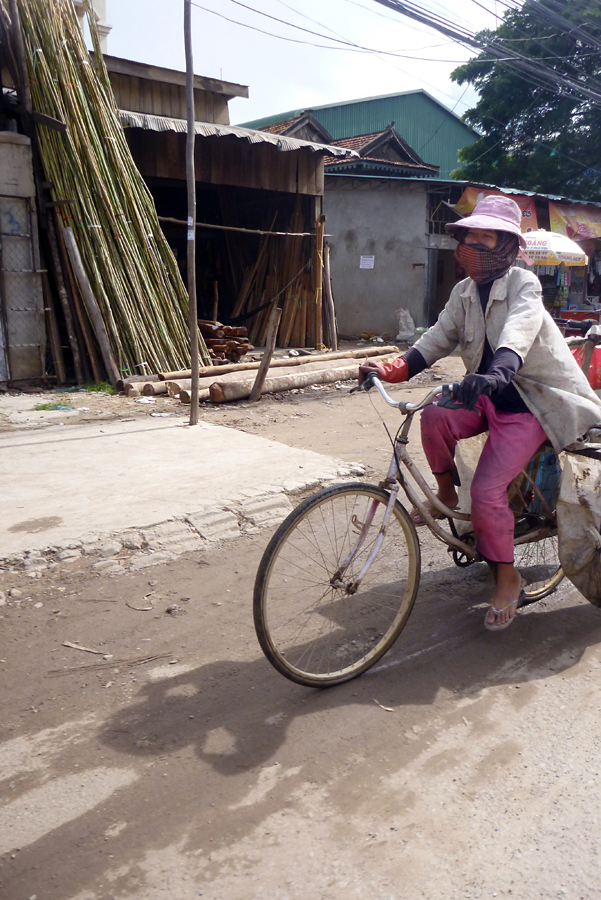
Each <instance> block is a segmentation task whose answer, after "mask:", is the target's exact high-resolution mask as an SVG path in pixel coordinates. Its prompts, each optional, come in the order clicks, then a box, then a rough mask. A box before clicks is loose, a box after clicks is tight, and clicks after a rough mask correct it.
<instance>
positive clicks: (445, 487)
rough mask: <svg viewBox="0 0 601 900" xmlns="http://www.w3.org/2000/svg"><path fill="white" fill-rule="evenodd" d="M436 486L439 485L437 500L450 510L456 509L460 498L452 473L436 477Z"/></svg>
mask: <svg viewBox="0 0 601 900" xmlns="http://www.w3.org/2000/svg"><path fill="white" fill-rule="evenodd" d="M434 478H435V479H436V484H437V485H438V492H437V494H436V496H437V498H438V499H439V500H440V502H441V503H443V504H444V505H445V506H448V507H449V509H456V507H457V503H458V502H459V498H458V496H457V491H456V490H455V484H454V482H453V476H452V475H451V473H450V472H444V473H443V474H442V475H435V476H434Z"/></svg>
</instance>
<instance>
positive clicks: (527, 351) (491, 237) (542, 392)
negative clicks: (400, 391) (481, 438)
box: [359, 195, 601, 631]
mask: <svg viewBox="0 0 601 900" xmlns="http://www.w3.org/2000/svg"><path fill="white" fill-rule="evenodd" d="M520 223H521V212H520V208H519V207H518V205H517V203H515V202H514V201H513V200H510V199H509V198H508V197H503V196H496V195H495V196H489V197H486V198H485V199H484V200H481V201H480V203H478V204H477V206H476V207H475V209H474V211H473V213H472V214H471V215H470V216H468V217H467V218H465V219H462V220H461V221H459V222H455V223H453V224H449V225H447V226H446V230H447V232H448V233H449V234H450V235H451V236H452V237H454V238H455V239H456V240H457V241H458V246H457V249H456V251H455V258H456V259H457V261H458V263H459V264H460V265H461V266H462V267H463V269H464V270H465V272H466V273H467V275H468V276H469V277H468V278H466V279H464V280H463V281H461V282H459V283H458V284H457V285H456V286H455V287H454V288H453V290H452V292H451V296H450V298H449V301H448V303H447V305H446V306H445V308H444V309H443V311H442V313H441V314H440V316H439V318H438V321H437V322H436V324H435V325H433V326H432V328H430V329H429V330H428V331H427V332H426V333H425V334H424V335H423V337H421V338H420V339H419V340H418V341H417V342H416V343H415V344H414V345H413V347H412V348H411V349H410V350H408V351H407V353H404V354H403V355H402V356H400V357H398V358H397V359H395V360H393V361H392V362H389V363H376V362H371V361H370V362H368V363H366V364H365V365H363V366H361V367H360V375H359V378H360V381H362V380H363V379H364V378H365V376H366V374H368V373H369V372H376V374H378V376H379V377H380V378H381V379H382V381H388V382H393V383H398V382H402V381H406V380H407V379H409V378H411V377H413V376H414V375H417V374H418V373H419V372H421V371H422V370H423V369H426V368H428V367H430V366H432V365H433V363H435V362H436V360H438V359H441V358H442V357H445V356H448V355H449V354H450V353H452V352H453V350H455V349H456V348H457V347H459V349H460V353H461V357H462V360H463V362H464V364H465V367H466V371H467V374H466V376H465V378H464V379H463V381H462V382H461V384H460V385H459V387H458V389H457V391H456V394H455V399H456V400H457V401H459V402H460V403H462V404H463V407H464V408H463V409H459V410H451V409H446V408H442V407H439V406H436V405H432V406H429V407H427V408H426V409H425V410H424V411H423V413H422V417H421V434H422V444H423V448H424V453H425V455H426V458H427V460H428V463H429V465H430V468H431V469H432V473H433V475H434V477H435V479H436V483H437V485H438V491H437V496H438V499H439V500H440V501H441V502H442V503H443V504H444V505H445V506H447V507H450V508H451V509H452V508H454V507H456V506H457V502H458V497H457V491H456V487H457V486H458V485H459V478H458V475H457V469H456V467H455V462H454V456H455V447H456V446H457V441H458V440H460V439H462V438H468V437H473V436H474V435H476V434H481V433H483V432H485V431H488V438H487V440H486V443H485V445H484V449H483V451H482V455H481V457H480V460H479V462H478V466H477V468H476V472H475V474H474V479H473V482H472V487H471V498H472V511H471V518H472V525H473V527H474V532H475V535H476V546H477V549H478V552H479V553H480V555H481V556H482V558H483V559H485V560H486V561H487V562H488V563H489V564H490V565H491V568H492V570H493V572H494V573H495V592H494V595H493V598H492V603H491V606H490V609H489V610H488V612H487V614H486V618H485V620H484V625H485V627H486V628H488V629H489V630H490V631H500V630H501V629H503V628H506V627H507V626H508V625H509V624H511V622H512V621H513V618H514V616H515V613H516V610H517V606H518V602H519V599H520V594H521V588H522V582H521V577H520V575H519V572H518V571H517V570H516V569H515V567H514V556H513V535H514V518H513V513H512V512H511V510H510V508H509V503H508V499H507V487H508V485H509V484H510V483H511V481H512V480H513V479H514V478H515V477H516V476H517V475H518V474H519V472H521V471H522V469H523V468H524V467H525V466H526V465H527V463H528V461H529V460H530V458H531V457H532V456H533V454H534V453H535V452H536V450H537V449H538V447H539V446H540V445H541V444H542V443H543V442H544V441H546V440H549V441H550V442H551V444H552V445H553V448H554V450H555V451H556V452H560V451H561V450H563V449H565V448H566V447H568V446H569V445H570V444H572V443H573V442H574V441H576V440H578V439H579V438H580V437H581V436H582V435H584V434H585V433H586V432H587V431H588V430H589V428H591V427H592V426H593V425H597V424H598V423H599V422H601V402H600V401H599V400H598V398H597V396H596V394H595V393H594V392H593V391H592V389H591V387H590V385H589V383H588V381H587V380H586V378H585V376H584V375H583V373H582V372H581V370H580V369H579V368H578V365H577V363H576V362H575V361H574V358H573V357H572V354H571V353H570V350H569V348H568V346H567V344H566V342H565V340H564V339H563V336H562V335H561V332H560V331H559V329H558V328H557V326H556V325H555V323H554V322H553V320H552V319H551V316H550V315H549V313H548V312H547V311H546V310H545V309H544V307H543V304H542V298H541V286H540V282H539V280H538V278H537V277H536V276H535V275H534V273H533V272H530V271H526V270H524V269H521V268H518V267H517V266H514V265H513V264H514V262H515V259H516V257H517V255H518V252H519V249H520V246H522V247H525V246H526V242H525V240H524V238H523V237H522V234H521V229H520ZM432 514H433V515H434V516H435V517H436V518H440V514H439V513H438V511H436V510H432ZM412 518H413V520H414V522H415V524H418V525H419V524H423V522H422V520H421V517H420V516H419V513H417V511H416V510H414V511H413V512H412Z"/></svg>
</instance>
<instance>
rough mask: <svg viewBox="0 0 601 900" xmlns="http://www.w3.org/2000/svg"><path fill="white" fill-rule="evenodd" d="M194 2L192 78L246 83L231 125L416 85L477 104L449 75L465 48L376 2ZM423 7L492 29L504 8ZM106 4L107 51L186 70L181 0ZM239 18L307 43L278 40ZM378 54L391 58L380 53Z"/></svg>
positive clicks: (456, 102)
mask: <svg viewBox="0 0 601 900" xmlns="http://www.w3.org/2000/svg"><path fill="white" fill-rule="evenodd" d="M194 3H195V4H196V3H198V5H193V7H192V40H193V54H194V70H195V72H196V74H197V75H204V76H208V77H212V78H221V79H223V80H225V81H231V82H235V83H236V84H242V85H247V86H248V87H249V99H243V98H235V99H234V100H232V101H231V102H230V104H229V108H230V119H231V121H232V123H234V124H241V123H244V122H247V121H251V120H253V119H258V118H261V117H263V116H269V115H275V114H277V113H281V112H286V111H288V110H293V109H310V108H311V107H313V106H319V105H322V104H327V103H337V102H342V101H345V100H353V99H357V98H360V97H372V96H377V95H379V94H392V93H397V92H400V91H408V90H416V89H420V88H421V89H424V90H426V91H428V92H429V93H430V94H432V95H433V96H434V97H436V99H437V100H439V101H440V102H441V103H444V104H445V106H447V107H448V108H450V109H453V110H454V111H455V112H456V113H457V114H458V115H462V114H463V113H464V112H465V110H466V109H468V108H469V107H470V106H473V105H474V103H475V102H476V100H477V95H476V94H475V93H474V91H473V90H472V88H471V87H469V86H468V87H467V90H466V88H465V86H463V87H461V86H459V85H456V84H454V83H453V82H452V81H451V80H450V77H449V76H450V73H451V72H452V71H453V69H454V68H455V67H456V66H457V65H459V64H460V63H462V62H465V61H466V60H467V59H468V58H469V56H470V53H469V51H467V50H466V49H464V48H462V47H460V46H459V45H457V44H455V43H452V42H451V41H448V40H447V39H445V38H444V37H443V36H442V35H440V34H438V33H437V32H436V31H432V30H430V29H428V28H427V27H425V26H422V25H418V24H412V23H411V22H410V20H409V19H407V18H406V17H403V16H400V15H398V14H397V13H395V12H393V11H392V10H390V9H387V8H386V7H384V6H382V5H380V4H378V3H376V2H375V0H244V5H243V4H242V3H241V2H234V0H194ZM201 6H202V7H204V9H201V8H200V7H201ZM422 6H426V7H428V8H429V9H431V10H433V11H435V12H439V13H441V14H443V15H445V16H446V17H447V18H450V17H452V18H453V20H454V21H456V22H460V23H461V24H463V25H467V26H468V27H469V28H470V29H471V30H473V31H476V30H480V29H482V28H492V29H494V28H495V27H496V25H497V24H498V22H499V19H498V18H497V17H496V15H495V12H497V13H498V15H499V16H500V15H501V14H502V12H503V10H504V8H505V7H504V4H502V3H501V2H499V3H497V2H496V0H451V2H446V3H444V2H443V0H441V2H437V0H422ZM245 7H252V8H253V9H254V10H257V11H259V12H261V13H265V14H267V15H269V16H273V17H276V18H278V19H280V20H284V22H288V23H291V24H292V25H296V26H298V27H297V28H293V27H289V26H287V25H285V24H282V23H281V22H276V21H273V19H269V18H267V17H266V16H264V15H260V14H259V13H258V12H253V11H252V10H251V9H248V8H245ZM483 7H486V9H483ZM106 9H107V13H106V21H107V23H108V24H109V25H112V31H111V32H110V34H109V36H108V45H107V52H108V53H109V54H111V55H112V56H120V57H125V58H127V59H132V60H136V61H138V62H145V63H151V64H154V65H158V66H165V67H167V68H171V69H180V70H185V57H184V38H183V27H184V26H183V9H184V0H106ZM209 10H210V11H209ZM215 13H218V14H219V15H215ZM223 17H227V18H223ZM228 19H229V20H232V21H228ZM236 23H244V25H246V26H252V28H253V29H262V30H263V31H268V32H271V33H272V34H274V35H283V36H285V37H287V38H293V39H294V40H295V41H306V42H308V43H294V42H292V41H285V40H281V39H278V38H277V37H273V36H270V35H267V34H262V33H260V31H257V30H252V29H251V28H249V27H244V25H242V24H236ZM298 28H305V29H309V30H311V31H314V32H318V35H330V36H331V37H332V38H338V39H344V40H347V41H350V42H352V43H354V44H360V45H361V46H363V47H366V48H368V49H369V50H370V51H372V50H373V51H375V52H364V51H362V52H354V51H352V50H349V49H322V48H319V47H315V46H312V45H314V44H326V45H328V44H329V45H330V46H331V42H330V41H329V40H324V39H323V38H322V37H320V36H318V35H313V34H307V33H305V32H302V31H299V30H298ZM378 51H379V52H378ZM383 51H386V52H387V53H393V54H394V55H382V52H383ZM412 57H413V58H412ZM414 57H420V59H416V58H414Z"/></svg>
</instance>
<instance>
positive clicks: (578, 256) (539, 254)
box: [522, 228, 588, 266]
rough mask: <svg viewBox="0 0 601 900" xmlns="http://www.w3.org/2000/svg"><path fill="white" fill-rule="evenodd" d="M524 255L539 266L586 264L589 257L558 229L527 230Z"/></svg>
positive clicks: (524, 235)
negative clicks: (559, 232)
mask: <svg viewBox="0 0 601 900" xmlns="http://www.w3.org/2000/svg"><path fill="white" fill-rule="evenodd" d="M522 237H524V238H525V239H526V249H525V250H524V255H525V256H527V257H528V260H529V261H531V262H532V264H535V265H537V266H559V265H560V264H561V263H564V265H566V266H586V264H587V263H588V257H587V255H586V253H585V252H584V250H582V249H581V248H580V247H579V246H578V244H576V243H575V242H574V241H571V240H570V239H569V237H567V236H566V235H565V234H558V233H557V232H556V231H545V230H544V229H542V228H541V229H540V230H539V231H527V232H525V233H524V234H523V235H522Z"/></svg>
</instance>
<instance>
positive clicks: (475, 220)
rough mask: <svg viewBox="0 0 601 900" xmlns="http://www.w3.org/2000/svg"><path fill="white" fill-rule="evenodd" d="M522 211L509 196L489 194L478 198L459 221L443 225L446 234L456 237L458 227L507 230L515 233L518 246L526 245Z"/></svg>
mask: <svg viewBox="0 0 601 900" xmlns="http://www.w3.org/2000/svg"><path fill="white" fill-rule="evenodd" d="M521 224H522V211H521V209H520V208H519V206H518V205H517V203H516V202H515V200H511V199H510V198H509V197H502V196H499V195H497V194H491V195H490V196H489V197H485V198H484V200H480V202H479V203H477V204H476V205H475V207H474V209H473V212H472V214H471V215H470V216H466V217H465V218H464V219H461V220H460V221H459V222H449V224H448V225H446V226H445V229H446V232H447V234H450V235H451V237H454V238H457V237H458V235H457V232H458V230H459V229H462V230H463V229H465V230H466V231H467V230H469V229H470V228H480V229H483V230H486V231H508V232H509V233H510V234H516V235H517V236H518V238H519V241H520V247H524V248H525V247H526V240H525V238H524V237H523V236H522V229H521Z"/></svg>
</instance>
